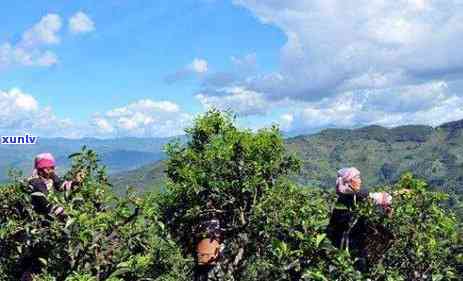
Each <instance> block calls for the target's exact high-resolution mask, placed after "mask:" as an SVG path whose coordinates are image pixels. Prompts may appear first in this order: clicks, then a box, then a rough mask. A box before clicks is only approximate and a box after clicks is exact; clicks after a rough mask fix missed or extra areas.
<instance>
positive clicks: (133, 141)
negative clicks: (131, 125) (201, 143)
mask: <svg viewBox="0 0 463 281" xmlns="http://www.w3.org/2000/svg"><path fill="white" fill-rule="evenodd" d="M182 138H184V137H180V140H181V139H182ZM173 139H174V138H116V139H96V138H83V139H65V138H39V139H38V142H37V144H33V145H0V159H1V161H0V181H5V180H7V174H8V171H9V170H10V169H11V168H16V169H20V170H22V171H24V173H25V174H26V175H27V174H29V173H30V172H31V170H32V165H33V159H34V156H35V155H37V154H38V153H41V152H51V153H53V155H54V156H55V158H56V160H57V166H58V170H59V171H63V170H65V169H66V168H67V167H69V164H70V161H69V159H68V157H67V156H68V155H70V154H72V153H74V152H78V151H79V150H80V149H81V148H82V146H83V145H86V146H87V147H89V148H91V149H94V150H95V151H97V152H98V154H99V155H100V158H101V160H102V163H103V164H104V165H106V166H107V168H108V172H109V173H110V174H114V173H116V172H121V171H127V170H133V169H136V168H139V167H141V166H143V165H146V164H148V163H153V162H155V161H158V160H160V159H164V157H165V155H164V152H163V146H164V145H165V144H166V143H168V142H170V141H171V140H173Z"/></svg>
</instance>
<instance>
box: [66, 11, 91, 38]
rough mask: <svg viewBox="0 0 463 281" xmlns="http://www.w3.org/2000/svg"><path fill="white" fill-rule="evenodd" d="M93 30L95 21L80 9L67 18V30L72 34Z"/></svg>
mask: <svg viewBox="0 0 463 281" xmlns="http://www.w3.org/2000/svg"><path fill="white" fill-rule="evenodd" d="M94 30H95V23H94V22H93V21H92V19H91V18H90V17H89V16H88V15H87V14H85V13H84V12H82V11H79V12H77V13H76V14H74V15H73V16H72V17H71V18H70V19H69V31H70V32H71V33H73V34H78V33H88V32H91V31H94Z"/></svg>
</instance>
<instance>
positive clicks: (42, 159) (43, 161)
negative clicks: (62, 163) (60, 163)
mask: <svg viewBox="0 0 463 281" xmlns="http://www.w3.org/2000/svg"><path fill="white" fill-rule="evenodd" d="M55 164H56V162H55V158H54V157H53V155H52V154H51V153H41V154H39V155H37V156H36V157H35V160H34V168H35V169H43V168H51V167H55Z"/></svg>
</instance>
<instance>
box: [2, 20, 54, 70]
mask: <svg viewBox="0 0 463 281" xmlns="http://www.w3.org/2000/svg"><path fill="white" fill-rule="evenodd" d="M61 26H62V23H61V17H60V16H59V15H56V14H48V15H46V16H44V17H42V18H41V19H40V21H39V22H38V23H36V24H34V25H33V26H32V27H31V28H29V29H27V30H26V31H24V32H23V34H22V37H21V40H20V41H19V42H18V43H17V44H11V43H10V42H4V43H0V70H2V69H5V68H7V67H10V66H16V65H22V66H42V67H48V66H52V65H55V64H57V63H58V62H59V60H58V57H57V55H56V54H55V53H54V52H52V51H51V50H46V49H45V50H44V48H45V46H49V45H56V44H59V43H60V41H61V40H60V37H59V35H58V33H59V31H60V30H61Z"/></svg>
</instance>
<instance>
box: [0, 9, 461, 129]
mask: <svg viewBox="0 0 463 281" xmlns="http://www.w3.org/2000/svg"><path fill="white" fill-rule="evenodd" d="M1 6H2V7H1V9H0V108H1V109H2V110H1V111H0V134H3V135H4V134H10V135H12V134H22V133H25V132H28V133H32V134H34V135H39V136H64V137H73V138H75V137H84V136H96V137H121V136H137V137H165V136H172V135H178V134H181V133H182V130H183V128H184V127H186V126H188V125H189V124H191V121H192V120H193V118H194V117H195V116H196V115H197V114H199V113H201V112H204V111H205V110H206V109H207V108H209V107H216V108H219V109H231V110H233V111H234V112H235V113H237V114H238V115H239V117H240V119H239V122H240V125H241V126H244V127H248V128H252V129H256V128H260V127H264V126H269V125H270V124H272V123H278V124H280V127H281V128H282V129H283V130H284V131H287V132H291V133H310V132H316V131H317V130H320V129H322V128H327V127H346V128H352V127H358V126H363V125H368V124H379V125H383V126H397V125H402V124H429V125H438V124H441V123H443V122H447V121H452V120H458V119H463V52H462V51H461V50H462V49H463V0H396V1H385V0H356V1H342V0H285V1H280V0H179V1H170V0H159V1H148V0H145V1H141V0H101V1H91V0H75V1H62V0H40V1H39V0H31V1H8V2H5V3H4V4H2V5H1Z"/></svg>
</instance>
